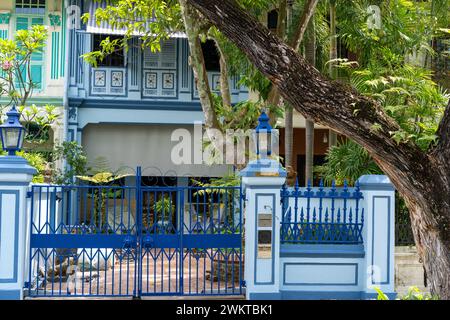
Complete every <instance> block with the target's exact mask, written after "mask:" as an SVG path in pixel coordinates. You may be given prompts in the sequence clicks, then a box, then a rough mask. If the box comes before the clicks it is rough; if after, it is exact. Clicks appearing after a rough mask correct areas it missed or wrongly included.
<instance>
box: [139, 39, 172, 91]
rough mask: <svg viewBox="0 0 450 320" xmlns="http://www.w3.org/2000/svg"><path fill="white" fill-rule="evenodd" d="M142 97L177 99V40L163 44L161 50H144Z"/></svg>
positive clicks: (169, 40)
mask: <svg viewBox="0 0 450 320" xmlns="http://www.w3.org/2000/svg"><path fill="white" fill-rule="evenodd" d="M142 64H143V69H142V70H143V71H142V72H143V74H142V88H143V90H142V95H143V96H144V97H149V98H150V97H156V98H175V97H176V96H177V83H178V75H177V39H168V40H166V41H164V42H162V43H161V50H160V51H158V52H152V51H151V50H150V49H149V48H145V49H144V54H143V63H142Z"/></svg>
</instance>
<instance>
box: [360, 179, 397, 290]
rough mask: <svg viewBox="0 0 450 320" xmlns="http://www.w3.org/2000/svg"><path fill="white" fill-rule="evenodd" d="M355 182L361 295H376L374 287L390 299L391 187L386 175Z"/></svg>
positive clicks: (391, 278) (392, 268) (392, 255)
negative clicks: (362, 256)
mask: <svg viewBox="0 0 450 320" xmlns="http://www.w3.org/2000/svg"><path fill="white" fill-rule="evenodd" d="M358 181H359V184H360V188H361V192H362V193H363V196H364V200H363V208H364V232H363V238H364V247H365V252H366V286H365V292H364V296H365V298H368V299H371V298H376V297H377V293H376V291H375V290H374V287H377V288H379V289H381V290H382V291H383V292H384V293H385V294H386V295H388V297H390V298H394V297H395V296H396V293H395V291H394V248H395V241H394V236H395V189H394V186H393V185H392V183H391V181H390V180H389V178H388V177H387V176H382V175H365V176H362V177H361V178H359V179H358Z"/></svg>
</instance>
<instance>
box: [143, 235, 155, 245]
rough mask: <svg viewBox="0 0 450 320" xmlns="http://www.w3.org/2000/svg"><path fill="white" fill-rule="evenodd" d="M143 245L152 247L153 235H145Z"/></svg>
mask: <svg viewBox="0 0 450 320" xmlns="http://www.w3.org/2000/svg"><path fill="white" fill-rule="evenodd" d="M142 246H143V247H144V248H152V247H153V237H151V236H145V237H144V239H143V240H142Z"/></svg>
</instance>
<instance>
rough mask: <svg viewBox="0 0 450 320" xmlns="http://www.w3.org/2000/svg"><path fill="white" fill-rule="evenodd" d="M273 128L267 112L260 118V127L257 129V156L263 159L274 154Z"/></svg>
mask: <svg viewBox="0 0 450 320" xmlns="http://www.w3.org/2000/svg"><path fill="white" fill-rule="evenodd" d="M271 136H272V127H271V126H270V118H269V116H268V115H267V114H266V112H265V111H263V112H262V113H261V115H260V116H259V118H258V126H257V127H256V129H255V142H256V155H257V156H258V157H261V158H263V159H265V158H267V157H268V156H270V155H271V154H272V137H271Z"/></svg>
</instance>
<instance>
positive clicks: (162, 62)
mask: <svg viewBox="0 0 450 320" xmlns="http://www.w3.org/2000/svg"><path fill="white" fill-rule="evenodd" d="M176 66H177V46H176V39H168V40H166V41H164V42H163V43H162V44H161V50H160V51H157V52H152V51H151V50H150V48H145V50H144V68H155V69H175V68H176Z"/></svg>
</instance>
